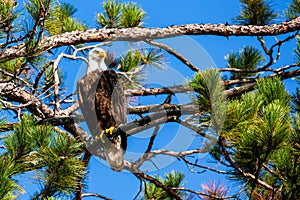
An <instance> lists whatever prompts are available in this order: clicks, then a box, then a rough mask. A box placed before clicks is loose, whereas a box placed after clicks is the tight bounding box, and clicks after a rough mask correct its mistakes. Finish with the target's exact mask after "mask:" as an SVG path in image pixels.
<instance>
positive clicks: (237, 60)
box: [225, 46, 265, 79]
mask: <svg viewBox="0 0 300 200" xmlns="http://www.w3.org/2000/svg"><path fill="white" fill-rule="evenodd" d="M225 59H226V60H227V66H228V67H230V68H237V69H244V70H247V69H248V70H253V69H256V68H257V67H258V66H259V65H260V64H261V63H262V62H263V61H264V60H265V58H264V56H263V55H262V53H261V52H260V51H259V50H258V49H257V48H255V47H252V46H244V48H243V49H242V50H241V51H240V52H238V53H235V52H231V53H229V54H228V55H227V56H226V57H225ZM253 75H255V73H234V72H233V73H232V76H231V79H242V78H248V77H250V76H253Z"/></svg>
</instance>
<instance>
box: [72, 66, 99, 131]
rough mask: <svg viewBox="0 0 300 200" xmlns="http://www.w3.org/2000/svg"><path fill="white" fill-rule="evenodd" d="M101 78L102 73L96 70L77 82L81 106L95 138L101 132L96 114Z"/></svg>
mask: <svg viewBox="0 0 300 200" xmlns="http://www.w3.org/2000/svg"><path fill="white" fill-rule="evenodd" d="M100 77H101V72H98V71H97V70H95V71H94V72H93V73H88V74H87V75H86V76H84V77H83V78H81V79H80V80H79V81H78V82H77V97H78V102H79V106H80V109H81V112H82V114H83V116H84V119H85V121H86V123H87V125H88V128H89V130H90V132H91V134H92V135H93V136H94V137H96V136H99V134H100V132H101V128H100V126H99V124H98V120H97V115H96V112H95V94H96V88H97V85H98V82H99V78H100Z"/></svg>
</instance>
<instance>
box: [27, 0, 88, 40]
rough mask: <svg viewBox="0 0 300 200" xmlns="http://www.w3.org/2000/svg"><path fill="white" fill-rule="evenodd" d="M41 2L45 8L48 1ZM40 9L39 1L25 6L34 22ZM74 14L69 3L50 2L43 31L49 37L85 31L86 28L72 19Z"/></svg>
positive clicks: (74, 11)
mask: <svg viewBox="0 0 300 200" xmlns="http://www.w3.org/2000/svg"><path fill="white" fill-rule="evenodd" d="M42 2H43V5H44V6H45V5H47V2H48V1H47V0H43V1H42ZM40 7H41V5H40V1H39V0H30V1H29V2H28V3H27V4H25V8H26V9H27V11H28V12H29V13H30V15H31V16H32V18H33V20H35V21H36V20H37V19H38V17H39V16H40ZM76 12H77V9H75V8H74V6H72V5H71V4H69V3H62V4H55V3H54V2H53V1H51V3H50V12H49V14H48V15H46V16H45V17H46V20H45V24H44V28H45V30H46V31H47V32H48V33H49V34H50V35H57V34H61V33H64V32H71V31H75V30H85V29H86V28H87V26H86V25H85V24H83V23H82V22H79V21H78V20H76V19H75V18H73V17H72V16H73V15H74V14H75V13H76Z"/></svg>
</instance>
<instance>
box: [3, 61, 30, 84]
mask: <svg viewBox="0 0 300 200" xmlns="http://www.w3.org/2000/svg"><path fill="white" fill-rule="evenodd" d="M24 60H25V59H24V58H16V59H13V60H10V61H5V62H2V63H0V68H1V69H3V70H4V71H6V72H8V73H11V74H14V73H15V72H16V71H18V70H20V68H21V66H22V65H23V63H24ZM0 77H1V78H3V79H6V78H7V77H6V76H5V74H1V75H0Z"/></svg>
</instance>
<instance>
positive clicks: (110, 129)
mask: <svg viewBox="0 0 300 200" xmlns="http://www.w3.org/2000/svg"><path fill="white" fill-rule="evenodd" d="M114 129H115V127H113V126H112V127H110V128H108V129H106V130H105V133H109V134H110V135H112V134H113V131H114Z"/></svg>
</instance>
